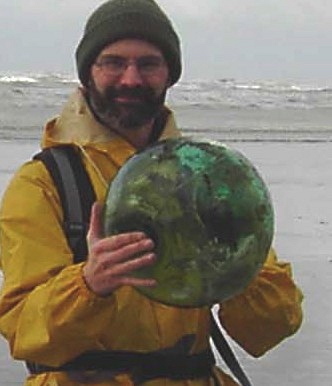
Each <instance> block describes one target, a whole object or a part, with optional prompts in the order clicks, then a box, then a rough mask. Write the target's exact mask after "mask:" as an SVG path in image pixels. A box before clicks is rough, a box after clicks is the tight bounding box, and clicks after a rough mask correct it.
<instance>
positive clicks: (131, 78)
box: [120, 63, 143, 87]
mask: <svg viewBox="0 0 332 386" xmlns="http://www.w3.org/2000/svg"><path fill="white" fill-rule="evenodd" d="M120 83H121V86H129V87H135V86H140V85H142V83H143V79H142V76H141V74H140V72H139V71H138V69H137V66H136V64H135V63H129V64H128V66H127V68H126V69H125V71H124V72H123V73H122V75H121V78H120Z"/></svg>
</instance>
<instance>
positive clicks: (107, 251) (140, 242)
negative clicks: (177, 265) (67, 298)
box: [83, 203, 156, 296]
mask: <svg viewBox="0 0 332 386" xmlns="http://www.w3.org/2000/svg"><path fill="white" fill-rule="evenodd" d="M101 215H102V205H101V204H99V203H95V204H94V205H93V207H92V210H91V219H90V226H89V231H88V236H87V240H88V246H89V256H88V259H87V262H86V264H85V266H84V267H83V277H84V279H85V282H86V284H87V286H88V287H89V288H90V289H91V290H92V291H93V292H95V293H96V294H97V295H100V296H106V295H109V294H110V293H111V292H113V291H114V290H115V289H116V288H119V287H120V286H123V285H131V286H154V285H156V281H155V280H154V279H150V278H147V279H146V278H144V279H142V278H137V277H135V271H136V270H138V269H140V268H142V267H146V266H148V265H151V264H153V263H154V262H155V260H156V255H155V254H154V253H153V252H152V251H153V249H154V247H155V245H154V242H153V240H151V239H150V238H148V237H147V236H146V235H145V234H144V233H143V232H128V233H122V234H118V235H114V236H110V237H105V238H102V227H101Z"/></svg>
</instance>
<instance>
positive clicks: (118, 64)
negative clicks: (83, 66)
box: [98, 56, 126, 70]
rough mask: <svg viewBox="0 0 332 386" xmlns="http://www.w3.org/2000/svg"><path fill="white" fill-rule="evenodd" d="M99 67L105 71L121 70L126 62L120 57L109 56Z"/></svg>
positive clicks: (101, 61)
mask: <svg viewBox="0 0 332 386" xmlns="http://www.w3.org/2000/svg"><path fill="white" fill-rule="evenodd" d="M98 65H99V66H100V67H103V68H104V69H110V70H121V69H123V68H124V67H125V65H126V61H125V60H124V59H123V58H120V57H118V56H109V57H105V58H102V59H101V60H100V61H99V63H98Z"/></svg>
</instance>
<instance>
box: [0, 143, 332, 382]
mask: <svg viewBox="0 0 332 386" xmlns="http://www.w3.org/2000/svg"><path fill="white" fill-rule="evenodd" d="M229 144H230V145H231V146H234V147H236V148H237V149H239V150H240V151H242V152H243V153H244V154H245V155H246V156H247V157H248V158H249V159H250V160H251V161H252V162H253V163H254V164H255V165H256V167H257V168H258V170H259V171H260V172H261V174H262V176H263V177H264V179H265V180H266V182H267V183H268V186H269V187H270V191H271V194H272V198H273V202H274V207H275V213H276V235H275V240H274V245H275V247H276V249H277V252H278V254H279V257H280V259H285V260H288V261H290V262H291V263H292V265H293V271H294V276H295V279H296V282H297V283H298V284H299V285H300V287H301V288H302V290H303V292H304V295H305V300H304V322H303V325H302V327H301V329H300V331H299V332H298V333H297V334H296V335H295V336H294V337H292V338H290V339H288V340H286V341H285V342H283V343H282V344H281V345H279V346H278V347H277V348H275V349H274V350H272V351H271V352H269V353H268V354H266V355H265V356H264V357H262V358H260V359H258V360H257V359H253V358H250V357H248V356H247V355H246V354H245V353H244V352H243V351H242V350H241V349H239V348H238V347H235V349H236V352H237V355H238V356H239V358H241V362H242V363H243V366H244V367H245V369H246V370H247V372H248V374H249V376H250V378H251V379H252V382H253V385H255V386H316V385H317V386H318V385H319V386H330V385H331V384H332V370H331V366H330V364H331V361H332V332H331V328H330V326H331V324H332V303H331V293H332V280H331V276H332V252H331V250H332V228H331V223H332V205H331V197H332V173H331V171H330V170H331V165H332V143H331V142H317V143H303V142H283V143H281V142H237V143H229ZM37 146H38V144H37V143H36V142H28V143H15V142H14V141H7V142H6V141H3V142H0V154H1V165H0V194H2V193H3V191H4V188H5V185H6V184H7V182H8V180H9V178H10V176H11V175H12V173H13V170H14V169H16V167H17V166H18V165H19V164H21V163H22V162H23V160H25V159H29V158H30V156H31V154H33V153H34V152H35V151H36V150H37ZM0 374H1V377H0V385H1V386H7V385H8V386H9V385H22V384H23V380H24V377H25V374H26V372H25V369H24V365H23V364H21V363H16V362H14V361H12V360H11V359H10V358H9V354H8V348H7V344H6V342H5V341H4V340H3V339H0Z"/></svg>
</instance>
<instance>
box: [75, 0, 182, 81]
mask: <svg viewBox="0 0 332 386" xmlns="http://www.w3.org/2000/svg"><path fill="white" fill-rule="evenodd" d="M125 38H137V39H143V40H145V41H148V42H150V43H152V44H154V45H155V46H156V47H158V48H159V49H160V50H161V51H162V53H163V54H164V57H165V60H166V62H167V64H168V68H169V74H170V81H171V84H174V83H176V82H177V81H178V79H179V78H180V75H181V69H182V68H181V48H180V41H179V38H178V36H177V34H176V32H175V30H174V28H173V26H172V24H171V22H170V20H169V19H168V17H167V16H166V14H165V13H164V12H163V11H162V10H161V8H160V7H159V6H158V5H157V4H156V3H155V1H154V0H110V1H107V2H105V3H103V4H102V5H101V6H100V7H98V8H97V9H96V10H95V11H94V12H93V13H92V15H91V16H90V17H89V19H88V21H87V23H86V26H85V30H84V34H83V37H82V39H81V41H80V43H79V45H78V47H77V50H76V62H77V70H78V76H79V79H80V81H81V82H82V84H83V85H87V83H88V79H89V76H90V67H91V65H92V64H93V62H94V61H95V59H96V57H97V56H98V54H99V53H100V51H101V50H102V49H103V48H104V47H105V46H106V45H108V44H110V43H112V42H115V41H117V40H120V39H125Z"/></svg>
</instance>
